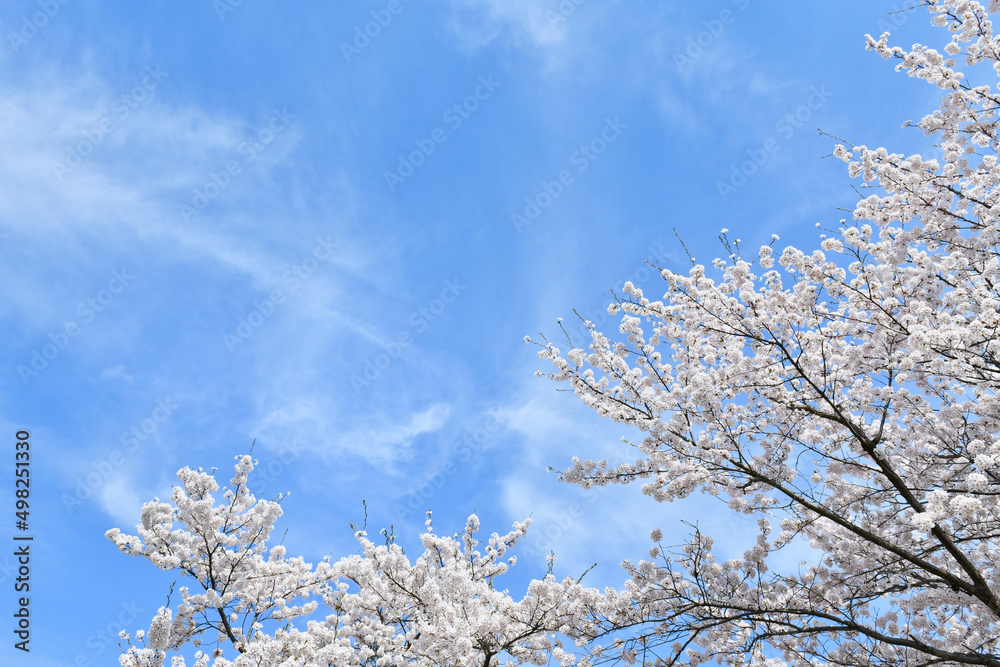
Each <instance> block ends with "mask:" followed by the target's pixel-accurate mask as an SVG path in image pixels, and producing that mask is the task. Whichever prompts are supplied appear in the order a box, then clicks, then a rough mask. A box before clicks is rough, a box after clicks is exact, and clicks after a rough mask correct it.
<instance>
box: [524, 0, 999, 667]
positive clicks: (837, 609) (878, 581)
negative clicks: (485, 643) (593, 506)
mask: <svg viewBox="0 0 1000 667" xmlns="http://www.w3.org/2000/svg"><path fill="white" fill-rule="evenodd" d="M922 4H924V5H926V8H927V9H929V10H930V12H931V14H932V16H933V19H932V20H933V23H934V24H935V25H937V26H941V27H943V28H946V29H947V30H948V31H949V32H950V40H949V41H948V42H947V44H946V46H944V49H943V53H941V52H939V51H937V50H935V49H932V48H928V47H925V46H921V45H916V46H914V47H913V48H912V49H909V50H906V49H902V48H898V47H893V46H889V44H888V35H887V34H886V35H882V36H881V37H880V38H879V39H875V38H872V37H870V36H869V37H868V48H869V49H870V50H872V51H874V52H875V53H877V54H879V55H881V56H882V57H883V58H885V59H888V60H892V61H895V62H896V63H897V70H900V71H903V72H906V73H907V74H909V75H910V76H912V77H916V78H920V79H924V80H925V81H926V82H928V83H930V84H932V85H934V86H937V88H939V89H940V90H941V91H942V93H943V100H942V104H941V107H940V109H939V110H938V111H935V112H934V113H932V114H930V115H928V116H926V117H925V118H923V120H921V121H920V122H919V124H918V126H919V128H920V129H922V130H923V132H924V133H925V134H927V135H935V136H936V139H937V141H938V142H939V145H940V148H941V149H942V152H943V156H942V159H940V160H930V159H925V158H923V157H921V156H920V155H912V156H909V157H907V156H904V155H901V154H895V153H889V152H888V151H887V150H886V149H884V148H878V149H869V148H867V147H865V146H850V145H848V146H846V147H845V146H844V145H838V146H837V147H836V149H835V153H834V155H835V156H836V157H838V158H840V159H841V160H843V161H844V162H846V163H847V165H848V169H849V173H850V175H851V176H852V177H860V178H861V179H863V181H864V185H863V188H864V189H867V192H865V193H864V194H862V197H863V198H862V199H861V201H859V202H858V204H857V207H856V209H855V211H854V219H855V221H856V222H854V223H851V222H847V221H841V225H840V226H839V228H837V229H835V230H828V231H829V232H830V236H829V238H827V237H825V236H824V237H823V239H822V241H821V249H817V250H815V251H813V252H808V253H807V252H803V251H802V250H798V249H796V248H791V247H789V248H786V249H784V251H783V252H781V253H780V256H777V257H776V256H775V254H776V253H775V252H774V251H773V242H772V244H770V245H767V246H764V247H762V248H761V249H760V251H759V253H754V254H755V255H756V256H755V257H747V256H745V253H744V252H742V251H741V250H740V246H739V242H738V241H737V242H733V243H730V240H729V237H728V235H727V234H726V233H725V232H723V235H722V237H721V238H722V241H723V244H724V246H725V247H726V248H727V249H728V250H729V256H728V257H726V258H723V259H719V260H716V261H715V262H713V263H712V265H711V266H710V267H705V266H702V265H700V264H696V263H695V261H694V260H693V259H692V265H693V266H692V268H691V269H690V271H689V272H687V273H686V274H684V273H676V272H674V271H671V270H669V269H666V268H663V267H659V266H658V267H657V268H658V269H660V270H661V275H662V278H663V280H664V281H665V287H661V288H659V289H658V292H660V291H663V292H664V293H663V296H662V298H655V297H653V298H649V297H647V294H646V292H649V291H650V289H649V288H647V290H646V292H644V291H643V290H642V289H640V288H638V287H636V286H634V285H632V284H631V283H626V284H625V286H624V290H623V293H621V294H619V295H615V299H614V303H613V304H612V305H611V306H610V309H609V312H610V313H611V314H616V313H617V314H620V315H621V325H620V328H619V329H618V332H617V333H614V334H609V335H607V336H606V335H605V334H604V333H602V332H600V331H598V330H597V329H596V327H594V326H593V325H592V324H590V323H589V322H588V323H587V326H588V327H589V329H590V338H591V340H590V341H589V348H588V349H582V348H579V347H575V346H574V345H573V342H572V341H570V348H571V349H569V351H568V352H566V353H563V352H562V351H560V350H559V349H558V348H557V347H556V346H555V345H554V344H552V343H551V342H549V341H548V340H546V339H543V341H542V342H540V343H539V345H541V346H542V350H541V351H540V353H539V354H540V356H541V357H542V358H543V359H545V360H547V361H551V362H552V363H553V364H554V365H555V371H554V372H550V373H549V374H548V375H549V377H551V378H553V379H554V380H557V381H560V382H567V383H569V384H570V385H571V386H572V389H573V390H574V391H575V393H576V395H577V396H579V397H580V398H581V399H582V400H583V401H584V403H585V404H586V405H588V406H589V407H591V408H593V409H594V410H595V411H597V412H598V413H599V414H600V415H602V416H604V417H607V418H610V419H612V420H614V421H616V422H621V423H623V424H629V425H632V426H635V427H638V429H640V430H641V433H642V438H641V441H638V439H637V441H636V442H634V443H630V444H631V445H632V446H633V447H634V448H635V450H636V452H637V454H636V461H635V463H632V464H630V465H622V466H611V465H609V464H607V463H606V462H603V461H598V462H595V461H590V460H579V459H574V461H573V464H572V466H571V467H569V468H568V469H567V470H565V471H564V472H563V473H562V479H564V480H565V481H567V482H571V483H576V484H580V485H582V486H584V487H589V486H592V485H603V484H631V483H638V484H640V486H641V489H642V492H643V493H644V494H646V495H648V496H650V497H651V498H652V499H654V500H656V501H660V502H669V501H674V500H676V499H681V498H686V497H688V496H691V495H692V494H694V493H696V492H702V493H707V494H709V495H712V496H716V497H719V498H720V499H721V500H722V501H724V502H726V503H727V504H728V507H729V510H731V511H734V512H741V513H743V514H747V515H755V516H757V517H758V518H759V519H760V521H759V535H758V537H757V539H756V543H755V544H754V545H752V547H751V548H750V549H749V550H747V551H746V553H745V554H744V555H743V557H742V558H735V559H732V560H727V561H721V560H717V559H716V558H715V557H714V555H713V546H712V540H711V538H710V537H709V536H707V535H704V534H702V533H701V532H700V531H698V530H695V531H694V534H693V536H692V537H691V539H690V541H689V542H688V543H687V544H686V545H684V546H682V547H680V548H671V547H664V546H663V545H662V544H661V540H662V534H661V533H660V532H659V531H653V536H652V537H653V539H654V541H656V545H655V546H654V547H653V548H652V549H651V552H650V553H651V558H650V560H648V561H642V562H639V563H637V564H632V563H630V562H626V563H625V566H626V568H627V569H628V572H629V575H630V580H629V581H628V585H627V586H626V587H625V589H623V591H621V592H619V593H616V594H613V595H612V594H609V595H607V596H605V597H604V598H602V600H601V601H600V604H599V606H600V609H599V611H598V612H597V613H596V614H595V615H594V617H593V618H592V619H591V622H592V623H593V625H592V626H591V627H590V628H589V629H584V630H583V632H582V634H584V635H587V636H588V638H590V637H593V636H594V635H590V634H588V633H590V632H592V631H594V630H595V629H596V630H597V634H601V633H604V634H606V635H607V636H609V637H611V636H616V637H618V640H617V641H615V642H613V643H612V645H611V646H610V648H608V649H607V650H604V651H602V650H601V649H597V650H596V651H595V653H596V655H597V657H598V658H600V659H607V660H611V659H623V660H624V661H626V662H633V661H636V660H641V661H642V663H643V664H657V665H660V664H677V663H685V664H688V663H689V664H692V665H694V664H698V663H700V662H706V661H712V660H715V661H717V662H719V663H724V664H730V665H745V664H774V665H777V664H794V665H859V666H861V665H864V666H869V665H957V664H969V665H1000V571H998V567H1000V397H998V389H1000V164H998V161H997V146H998V143H997V142H998V121H997V111H998V109H1000V92H998V91H997V90H996V89H995V88H993V87H992V86H990V85H986V84H980V83H974V82H973V81H971V80H970V78H971V76H973V75H975V76H976V77H977V78H985V80H987V81H988V80H989V77H995V76H997V75H998V74H1000V37H998V36H996V35H994V31H993V28H992V24H991V21H990V16H989V14H988V12H987V9H986V8H984V7H983V6H982V5H981V4H980V3H977V2H967V1H965V0H925V1H924V2H923V3H922ZM989 10H990V11H992V12H996V11H998V10H1000V2H997V1H996V0H993V1H992V2H990V6H989ZM957 58H961V60H962V62H963V63H964V66H965V68H968V69H967V71H968V72H969V73H970V77H969V78H967V77H966V76H965V75H963V74H962V73H959V72H958V71H956V69H955V68H956V67H957V66H958V65H957V63H956V59H957ZM988 67H991V68H992V71H990V70H988V69H987V68H988ZM845 143H846V142H845ZM773 240H774V241H776V240H777V237H774V239H773ZM778 526H780V528H778ZM772 531H774V532H772ZM799 541H802V542H805V541H808V544H809V545H811V547H812V548H813V549H814V550H816V551H815V553H816V554H818V555H817V556H816V557H815V558H812V559H811V560H809V561H807V562H803V563H802V565H801V566H800V567H799V568H798V569H796V570H794V571H787V570H785V571H775V570H772V569H770V567H769V565H768V563H769V562H771V563H773V562H774V560H775V558H774V557H773V556H774V554H775V553H776V552H778V551H781V550H782V549H788V548H790V547H791V548H794V545H793V543H797V542H799ZM803 552H805V551H803ZM805 553H808V552H805Z"/></svg>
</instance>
